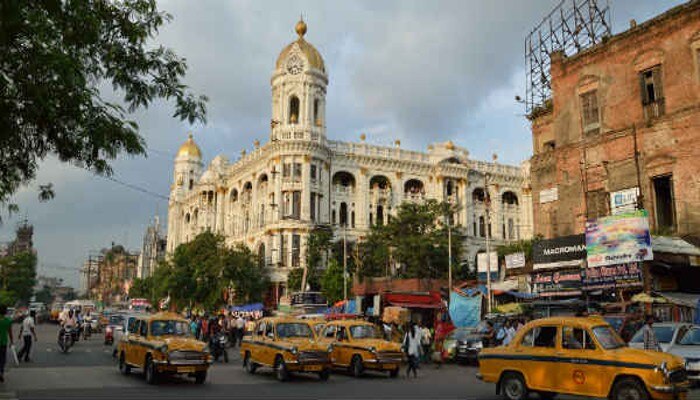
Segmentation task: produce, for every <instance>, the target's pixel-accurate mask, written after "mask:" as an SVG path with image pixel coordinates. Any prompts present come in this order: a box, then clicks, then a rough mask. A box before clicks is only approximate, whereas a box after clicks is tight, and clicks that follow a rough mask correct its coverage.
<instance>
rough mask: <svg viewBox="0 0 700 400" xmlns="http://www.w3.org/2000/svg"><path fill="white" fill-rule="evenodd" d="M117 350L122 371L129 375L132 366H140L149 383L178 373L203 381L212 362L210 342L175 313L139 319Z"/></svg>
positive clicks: (198, 381)
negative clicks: (195, 333)
mask: <svg viewBox="0 0 700 400" xmlns="http://www.w3.org/2000/svg"><path fill="white" fill-rule="evenodd" d="M117 349H118V354H119V371H121V373H122V374H124V375H128V374H129V373H130V372H131V369H132V368H140V369H142V370H143V371H144V375H145V377H146V382H147V383H149V384H155V383H158V381H159V380H160V378H161V376H163V375H175V374H180V375H188V376H192V377H194V378H195V382H196V383H197V384H202V383H204V382H205V381H206V379H207V371H208V370H209V366H210V365H211V363H212V359H211V355H210V354H209V348H208V346H207V345H206V343H202V342H200V341H199V340H197V339H195V338H194V336H192V333H191V332H190V324H189V322H188V321H187V320H186V319H184V318H182V317H181V316H179V315H177V314H173V313H158V314H154V315H148V316H141V317H138V318H136V320H135V322H134V323H133V325H132V327H131V329H130V330H129V332H127V340H122V341H120V342H119V344H118V348H117Z"/></svg>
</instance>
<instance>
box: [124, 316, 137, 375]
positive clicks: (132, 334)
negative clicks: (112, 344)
mask: <svg viewBox="0 0 700 400" xmlns="http://www.w3.org/2000/svg"><path fill="white" fill-rule="evenodd" d="M140 328H141V320H138V319H137V320H135V321H134V323H133V325H132V329H131V330H130V331H129V334H128V335H127V337H126V341H125V343H124V349H125V350H126V351H125V353H126V362H127V363H129V364H131V365H141V364H140V362H139V361H138V351H137V348H138V347H139V342H140V337H139V329H140Z"/></svg>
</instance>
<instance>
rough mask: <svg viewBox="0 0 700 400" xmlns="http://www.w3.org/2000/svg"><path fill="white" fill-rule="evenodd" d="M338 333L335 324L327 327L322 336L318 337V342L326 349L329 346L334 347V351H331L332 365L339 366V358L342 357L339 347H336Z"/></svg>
mask: <svg viewBox="0 0 700 400" xmlns="http://www.w3.org/2000/svg"><path fill="white" fill-rule="evenodd" d="M336 331H337V326H335V325H333V324H329V325H326V327H325V328H324V329H323V330H322V331H321V334H319V335H318V342H319V343H321V344H322V345H323V346H324V347H327V346H331V345H332V346H333V350H332V351H331V354H330V356H331V363H332V364H337V360H338V357H339V356H340V349H339V348H338V346H336V344H337V343H336V341H335V333H336Z"/></svg>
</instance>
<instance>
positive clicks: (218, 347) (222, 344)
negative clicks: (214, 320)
mask: <svg viewBox="0 0 700 400" xmlns="http://www.w3.org/2000/svg"><path fill="white" fill-rule="evenodd" d="M226 343H228V336H227V335H226V333H225V332H219V333H217V334H216V336H214V337H213V338H212V339H211V345H210V347H211V355H212V356H213V357H214V360H215V361H219V357H221V356H224V362H225V363H228V351H227V350H226Z"/></svg>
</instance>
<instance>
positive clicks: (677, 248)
mask: <svg viewBox="0 0 700 400" xmlns="http://www.w3.org/2000/svg"><path fill="white" fill-rule="evenodd" d="M651 248H652V249H653V250H654V253H657V252H658V253H670V254H681V255H688V256H700V248H697V247H695V246H693V245H692V244H690V243H688V242H686V241H685V240H683V239H681V238H679V237H670V236H654V237H652V239H651Z"/></svg>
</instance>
